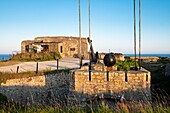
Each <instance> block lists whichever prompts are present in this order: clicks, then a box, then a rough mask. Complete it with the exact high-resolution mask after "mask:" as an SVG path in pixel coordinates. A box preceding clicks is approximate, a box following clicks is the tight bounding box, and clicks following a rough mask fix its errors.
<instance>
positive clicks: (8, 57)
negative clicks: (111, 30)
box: [0, 54, 170, 60]
mask: <svg viewBox="0 0 170 113" xmlns="http://www.w3.org/2000/svg"><path fill="white" fill-rule="evenodd" d="M123 55H124V56H134V54H123ZM10 56H11V55H10V54H0V60H9V59H10ZM136 56H138V54H137V55H136ZM141 56H145V57H149V56H157V57H168V58H170V54H141Z"/></svg>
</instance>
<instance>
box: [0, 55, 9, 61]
mask: <svg viewBox="0 0 170 113" xmlns="http://www.w3.org/2000/svg"><path fill="white" fill-rule="evenodd" d="M10 56H11V55H10V54H0V60H9V59H10Z"/></svg>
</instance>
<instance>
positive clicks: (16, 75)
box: [0, 69, 72, 85]
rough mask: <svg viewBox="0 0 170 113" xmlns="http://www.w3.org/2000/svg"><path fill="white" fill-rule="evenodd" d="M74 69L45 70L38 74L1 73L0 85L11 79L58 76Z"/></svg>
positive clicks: (31, 72)
mask: <svg viewBox="0 0 170 113" xmlns="http://www.w3.org/2000/svg"><path fill="white" fill-rule="evenodd" d="M70 70H72V69H60V70H44V71H39V72H38V73H36V72H35V71H27V72H22V73H8V72H0V85H1V83H6V81H7V80H9V79H19V78H28V77H35V76H43V75H47V74H56V73H61V72H64V73H69V72H70Z"/></svg>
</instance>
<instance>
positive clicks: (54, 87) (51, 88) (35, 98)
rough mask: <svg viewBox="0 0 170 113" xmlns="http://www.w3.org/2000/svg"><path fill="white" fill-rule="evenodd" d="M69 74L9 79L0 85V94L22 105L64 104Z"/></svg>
mask: <svg viewBox="0 0 170 113" xmlns="http://www.w3.org/2000/svg"><path fill="white" fill-rule="evenodd" d="M68 80H69V73H64V72H62V73H56V74H48V75H44V76H35V77H28V78H20V79H10V80H7V81H6V83H1V85H0V93H2V94H4V95H6V96H7V98H8V99H9V100H10V101H14V102H17V103H21V104H24V105H52V104H55V103H56V102H57V103H61V104H64V103H66V96H67V94H68V90H69V89H68V88H69V87H68V86H69V81H68Z"/></svg>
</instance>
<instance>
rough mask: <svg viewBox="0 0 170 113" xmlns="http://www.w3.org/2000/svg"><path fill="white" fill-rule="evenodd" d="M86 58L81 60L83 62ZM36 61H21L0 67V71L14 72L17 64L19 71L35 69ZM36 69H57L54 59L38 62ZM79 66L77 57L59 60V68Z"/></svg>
mask: <svg viewBox="0 0 170 113" xmlns="http://www.w3.org/2000/svg"><path fill="white" fill-rule="evenodd" d="M85 62H88V60H83V63H85ZM36 64H37V62H22V63H20V64H15V65H10V66H4V67H0V72H12V73H15V72H16V70H17V66H19V72H27V71H35V70H36ZM38 64H39V65H38V70H39V71H42V70H55V69H57V62H56V61H44V62H38ZM68 68H79V59H77V58H69V57H68V58H63V59H60V60H59V69H68Z"/></svg>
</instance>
